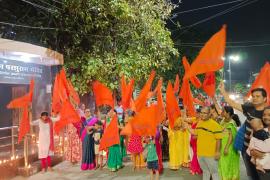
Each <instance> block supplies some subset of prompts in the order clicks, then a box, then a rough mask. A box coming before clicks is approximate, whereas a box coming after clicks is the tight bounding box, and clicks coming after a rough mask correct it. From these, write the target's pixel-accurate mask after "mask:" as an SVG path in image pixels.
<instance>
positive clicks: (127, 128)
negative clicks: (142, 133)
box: [120, 119, 133, 136]
mask: <svg viewBox="0 0 270 180" xmlns="http://www.w3.org/2000/svg"><path fill="white" fill-rule="evenodd" d="M129 121H131V119H130V120H129ZM132 132H133V131H132V126H131V124H130V123H129V122H128V123H127V124H126V125H125V127H124V128H123V129H122V131H121V133H120V135H122V136H131V135H132Z"/></svg>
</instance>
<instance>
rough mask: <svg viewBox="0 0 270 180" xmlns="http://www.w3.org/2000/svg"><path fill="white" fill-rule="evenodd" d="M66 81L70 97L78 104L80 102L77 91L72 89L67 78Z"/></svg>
mask: <svg viewBox="0 0 270 180" xmlns="http://www.w3.org/2000/svg"><path fill="white" fill-rule="evenodd" d="M67 83H68V91H69V93H70V97H71V98H72V99H73V101H74V103H75V104H76V105H77V106H79V104H80V96H79V94H78V93H77V91H76V90H75V89H74V87H73V85H72V83H71V81H70V80H67Z"/></svg>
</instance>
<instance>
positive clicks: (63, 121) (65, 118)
mask: <svg viewBox="0 0 270 180" xmlns="http://www.w3.org/2000/svg"><path fill="white" fill-rule="evenodd" d="M80 120H81V118H80V116H79V114H78V113H77V111H76V110H75V108H74V107H73V106H72V104H71V103H70V101H68V100H66V101H65V102H64V103H63V107H62V108H61V111H60V120H59V121H57V122H56V123H55V125H54V130H55V132H56V133H57V134H58V133H59V132H60V130H61V129H62V128H63V127H65V126H66V125H68V124H70V123H77V122H79V121H80Z"/></svg>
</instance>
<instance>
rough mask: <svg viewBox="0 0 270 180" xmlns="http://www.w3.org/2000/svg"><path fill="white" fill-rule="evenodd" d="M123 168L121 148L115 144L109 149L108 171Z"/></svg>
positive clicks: (108, 120)
mask: <svg viewBox="0 0 270 180" xmlns="http://www.w3.org/2000/svg"><path fill="white" fill-rule="evenodd" d="M109 122H110V119H107V123H109ZM122 167H123V162H122V155H121V147H120V145H119V144H115V145H113V146H111V147H109V156H108V169H109V170H110V171H117V170H118V169H120V168H122Z"/></svg>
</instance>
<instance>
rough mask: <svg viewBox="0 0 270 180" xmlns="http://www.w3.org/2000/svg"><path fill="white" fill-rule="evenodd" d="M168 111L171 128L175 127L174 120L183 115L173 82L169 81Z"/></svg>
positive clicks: (167, 93)
mask: <svg viewBox="0 0 270 180" xmlns="http://www.w3.org/2000/svg"><path fill="white" fill-rule="evenodd" d="M166 112H167V116H168V118H169V124H170V128H174V122H175V120H176V119H177V118H178V117H179V116H180V115H181V112H180V109H179V106H178V103H177V100H176V97H175V95H174V91H173V87H172V84H171V82H169V83H168V86H167V91H166Z"/></svg>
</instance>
